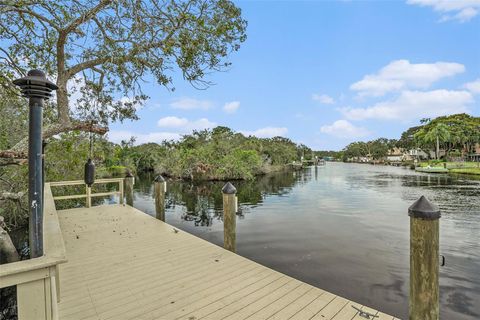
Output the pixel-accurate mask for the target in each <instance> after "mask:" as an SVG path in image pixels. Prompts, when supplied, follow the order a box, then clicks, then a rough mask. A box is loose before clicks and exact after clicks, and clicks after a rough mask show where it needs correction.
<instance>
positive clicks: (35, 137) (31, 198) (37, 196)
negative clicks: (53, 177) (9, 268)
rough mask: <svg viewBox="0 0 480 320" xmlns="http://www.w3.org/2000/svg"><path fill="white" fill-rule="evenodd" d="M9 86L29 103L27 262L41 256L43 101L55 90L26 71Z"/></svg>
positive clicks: (39, 73)
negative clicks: (15, 87)
mask: <svg viewBox="0 0 480 320" xmlns="http://www.w3.org/2000/svg"><path fill="white" fill-rule="evenodd" d="M13 83H14V84H15V85H17V86H19V87H20V89H21V90H22V95H23V96H24V97H26V98H28V99H29V103H28V104H29V108H30V111H29V125H28V207H29V210H30V220H29V228H28V231H29V240H30V258H36V257H40V256H42V255H43V182H44V181H43V177H42V175H43V173H42V171H43V170H42V167H43V157H42V122H43V101H44V100H46V99H49V98H50V97H51V96H52V91H53V90H57V89H58V87H57V86H56V85H55V84H54V83H52V82H50V81H48V80H47V78H46V77H45V73H44V72H43V71H41V70H30V71H29V72H28V74H27V76H26V77H23V78H20V79H17V80H15V81H13Z"/></svg>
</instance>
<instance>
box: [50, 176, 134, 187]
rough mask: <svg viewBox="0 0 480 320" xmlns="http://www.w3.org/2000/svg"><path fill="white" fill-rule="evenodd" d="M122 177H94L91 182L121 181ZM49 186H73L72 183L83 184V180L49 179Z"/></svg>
mask: <svg viewBox="0 0 480 320" xmlns="http://www.w3.org/2000/svg"><path fill="white" fill-rule="evenodd" d="M123 180H124V178H105V179H96V180H95V182H94V183H93V184H102V183H113V182H120V181H123ZM49 183H50V186H51V187H60V186H73V185H82V184H85V181H83V180H71V181H50V182H49Z"/></svg>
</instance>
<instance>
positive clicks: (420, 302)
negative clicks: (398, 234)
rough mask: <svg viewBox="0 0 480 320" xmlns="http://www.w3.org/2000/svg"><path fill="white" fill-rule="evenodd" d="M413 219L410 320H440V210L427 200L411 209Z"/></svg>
mask: <svg viewBox="0 0 480 320" xmlns="http://www.w3.org/2000/svg"><path fill="white" fill-rule="evenodd" d="M408 215H409V216H410V296H409V300H410V301H409V306H410V307H409V315H410V317H409V319H410V320H438V319H439V280H438V273H439V270H438V269H439V255H438V250H439V222H440V221H439V219H440V210H439V209H438V207H437V206H435V205H433V204H432V203H430V202H429V201H428V200H427V199H426V198H425V197H424V196H421V197H420V199H418V200H417V201H415V203H413V204H412V205H411V206H410V208H408Z"/></svg>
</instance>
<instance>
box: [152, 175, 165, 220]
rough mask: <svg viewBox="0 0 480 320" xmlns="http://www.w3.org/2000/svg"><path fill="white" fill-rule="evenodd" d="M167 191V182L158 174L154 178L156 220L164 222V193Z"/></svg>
mask: <svg viewBox="0 0 480 320" xmlns="http://www.w3.org/2000/svg"><path fill="white" fill-rule="evenodd" d="M166 192H167V182H166V181H165V179H164V178H163V177H162V176H161V175H158V176H157V177H156V178H155V185H154V193H155V212H156V217H157V219H158V220H161V221H163V222H165V193H166Z"/></svg>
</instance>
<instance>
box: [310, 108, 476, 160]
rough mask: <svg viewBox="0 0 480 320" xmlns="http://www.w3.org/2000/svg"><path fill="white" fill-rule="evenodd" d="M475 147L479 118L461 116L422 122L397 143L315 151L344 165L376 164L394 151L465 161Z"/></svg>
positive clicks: (357, 144) (374, 142)
mask: <svg viewBox="0 0 480 320" xmlns="http://www.w3.org/2000/svg"><path fill="white" fill-rule="evenodd" d="M478 143H480V117H474V116H471V115H468V114H465V113H461V114H454V115H449V116H442V117H437V118H435V119H422V120H421V124H420V125H419V126H414V127H411V128H409V129H407V130H406V131H404V132H403V133H402V135H401V136H400V138H399V139H398V140H397V139H386V138H378V139H375V140H371V141H366V142H365V141H355V142H352V143H350V144H348V145H347V146H346V147H345V148H343V149H342V150H341V151H338V152H336V151H318V152H316V155H317V156H320V157H333V158H335V159H339V160H343V161H348V160H349V159H358V158H362V157H370V158H371V159H372V160H374V161H379V160H382V159H384V158H385V157H386V156H387V155H389V154H391V153H392V151H393V150H395V149H396V150H397V151H405V152H408V151H409V150H420V151H423V152H424V154H425V155H426V157H427V158H429V159H430V158H435V159H437V160H439V159H440V158H442V160H448V159H449V158H456V159H458V158H461V159H464V158H465V157H466V156H467V155H469V154H472V153H475V147H476V145H477V144H478ZM440 151H442V155H441V152H440Z"/></svg>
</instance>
